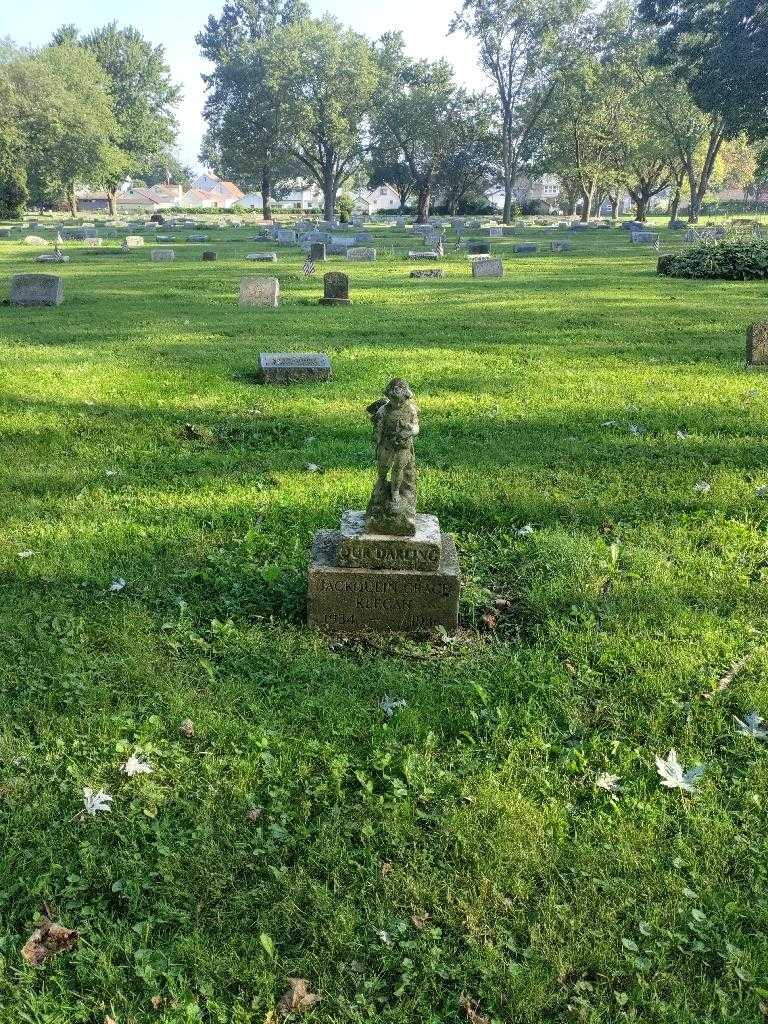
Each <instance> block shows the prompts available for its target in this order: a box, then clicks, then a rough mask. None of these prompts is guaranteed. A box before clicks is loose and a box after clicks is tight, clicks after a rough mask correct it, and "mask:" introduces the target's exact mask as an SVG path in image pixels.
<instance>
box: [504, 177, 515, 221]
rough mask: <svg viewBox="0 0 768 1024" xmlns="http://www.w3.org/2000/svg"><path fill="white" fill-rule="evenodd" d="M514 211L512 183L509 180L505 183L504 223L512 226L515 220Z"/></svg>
mask: <svg viewBox="0 0 768 1024" xmlns="http://www.w3.org/2000/svg"><path fill="white" fill-rule="evenodd" d="M514 216H515V215H514V210H513V207H512V181H511V180H510V179H507V180H506V181H505V182H504V223H505V224H511V223H512V221H513V220H514Z"/></svg>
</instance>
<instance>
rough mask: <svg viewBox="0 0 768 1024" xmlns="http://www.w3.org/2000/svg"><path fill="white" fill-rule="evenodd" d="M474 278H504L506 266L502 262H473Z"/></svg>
mask: <svg viewBox="0 0 768 1024" xmlns="http://www.w3.org/2000/svg"><path fill="white" fill-rule="evenodd" d="M472 277H504V264H503V263H502V262H501V260H498V259H496V260H489V259H485V260H473V261H472Z"/></svg>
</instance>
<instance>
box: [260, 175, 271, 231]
mask: <svg viewBox="0 0 768 1024" xmlns="http://www.w3.org/2000/svg"><path fill="white" fill-rule="evenodd" d="M271 178H272V175H271V174H270V173H269V168H268V167H267V165H266V164H265V165H264V166H263V167H262V169H261V217H262V220H272V203H271V199H272V197H271V195H270V192H271V191H272V180H271Z"/></svg>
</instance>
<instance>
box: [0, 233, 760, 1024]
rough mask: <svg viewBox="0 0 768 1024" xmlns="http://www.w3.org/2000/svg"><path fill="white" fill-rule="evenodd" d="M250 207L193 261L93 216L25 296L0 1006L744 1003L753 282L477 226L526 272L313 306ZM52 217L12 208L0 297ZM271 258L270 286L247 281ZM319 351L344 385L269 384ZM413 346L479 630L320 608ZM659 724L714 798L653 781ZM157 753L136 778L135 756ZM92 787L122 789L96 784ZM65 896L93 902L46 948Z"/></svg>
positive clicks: (11, 455)
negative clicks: (412, 630)
mask: <svg viewBox="0 0 768 1024" xmlns="http://www.w3.org/2000/svg"><path fill="white" fill-rule="evenodd" d="M34 233H38V231H37V230H35V231H34ZM175 233H176V234H182V235H183V233H180V232H178V231H177V232H175ZM252 233H253V232H252V230H246V229H243V230H242V231H240V232H237V231H233V230H229V231H226V230H222V231H219V232H212V240H211V242H210V243H207V244H201V245H191V244H187V243H183V242H178V243H176V245H175V248H176V251H177V260H176V262H175V263H173V264H152V263H151V262H150V260H149V253H148V251H147V250H144V251H135V252H132V253H129V254H127V255H106V254H100V253H97V252H94V251H89V250H86V249H84V248H83V247H81V246H79V245H77V244H73V245H68V246H66V249H67V251H68V252H69V253H70V255H71V256H72V262H71V263H69V264H68V265H66V266H63V267H61V268H60V271H59V272H60V273H61V274H62V276H63V277H64V283H65V302H64V304H63V305H62V306H60V307H59V308H58V309H49V310H27V311H25V310H18V309H12V308H10V307H8V306H7V305H6V306H2V307H0V359H1V360H2V392H1V394H0V445H2V464H1V468H0V472H2V477H3V479H2V487H1V488H0V502H1V503H2V516H1V518H0V574H2V591H1V597H0V698H1V699H2V710H1V711H0V1022H2V1024H6V1022H7V1024H11V1022H13V1024H18V1022H24V1024H75V1022H78V1024H80V1022H83V1024H102V1021H103V1020H104V1017H105V1016H106V1015H109V1016H111V1017H112V1018H113V1019H114V1020H115V1021H117V1024H129V1022H133V1024H139V1022H145V1021H150V1020H151V1021H160V1022H163V1024H182V1022H196V1021H200V1022H204V1024H246V1022H254V1024H262V1022H263V1021H264V1020H265V1017H266V1016H267V1014H268V1013H269V1011H270V1010H271V1009H272V1008H273V1007H274V1006H275V1004H276V1001H277V999H278V998H279V996H280V995H281V994H282V992H283V991H284V990H285V988H286V978H287V977H289V976H299V977H304V978H306V979H307V980H308V981H309V983H310V986H311V988H312V990H313V991H317V992H320V994H321V996H322V1001H321V1002H320V1003H319V1005H318V1006H317V1008H316V1009H315V1010H314V1011H313V1012H312V1020H313V1021H317V1022H318V1024H331V1022H333V1024H341V1022H360V1024H362V1022H369V1021H377V1022H387V1024H405V1022H408V1024H411V1022H414V1024H415V1022H419V1024H438V1022H440V1024H442V1022H454V1021H456V1022H458V1021H460V1020H461V1019H463V1018H464V1013H463V1011H462V1010H461V1008H460V1006H459V998H460V996H461V995H462V994H466V995H467V996H469V997H470V998H471V999H474V1000H477V1001H478V1003H479V1006H480V1009H481V1011H482V1012H483V1013H485V1014H487V1015H488V1017H489V1018H490V1019H491V1020H492V1021H494V1022H504V1024H508V1022H512V1021H514V1022H515V1024H539V1022H566V1021H585V1022H589V1024H598V1022H599V1024H603V1022H614V1021H633V1020H637V1021H643V1022H646V1024H672V1022H674V1024H707V1022H715V1021H727V1022H730V1024H733V1022H755V1021H758V1020H759V1019H760V1018H761V1011H760V1002H761V999H765V1000H766V1001H768V991H766V990H768V976H767V972H768V938H767V937H766V933H765V915H766V910H767V909H768V903H767V901H766V897H765V890H766V882H767V881H768V842H767V841H766V808H767V807H768V770H767V768H768V748H766V747H765V746H763V745H761V744H760V743H759V741H756V740H750V739H747V738H745V737H742V736H739V735H737V733H736V731H735V723H734V721H733V715H734V714H739V715H740V714H743V713H747V712H749V711H751V710H753V709H756V710H757V711H759V712H761V713H762V714H764V715H765V716H766V717H768V646H767V645H766V641H765V636H764V623H765V617H766V612H768V587H767V585H766V581H767V579H768V577H767V575H766V574H767V573H768V543H767V542H766V541H767V538H766V526H767V524H768V504H767V503H766V501H765V499H763V500H761V499H760V498H759V497H758V496H757V495H756V488H757V487H759V486H761V485H764V484H768V420H767V419H766V412H765V408H766V397H767V396H768V378H765V379H764V378H763V377H762V376H760V375H759V374H752V375H750V374H748V373H746V372H745V371H744V369H743V362H744V344H745V329H746V327H747V325H748V324H749V323H750V322H752V321H754V320H756V319H759V318H761V317H765V316H766V315H767V314H768V293H767V292H766V287H765V284H760V283H754V284H743V283H727V282H692V281H678V280H671V279H662V278H657V277H656V276H655V273H654V271H655V254H654V253H653V251H652V250H648V249H644V248H641V247H636V246H632V245H631V244H630V241H629V238H628V237H627V232H624V231H613V232H609V231H605V232H600V231H590V232H587V233H584V234H583V235H574V236H573V244H574V251H573V252H571V253H565V254H563V255H554V254H551V253H550V252H545V251H542V252H541V253H540V254H538V255H534V256H513V255H512V252H511V247H512V245H513V244H514V242H515V241H518V239H505V240H504V241H503V242H502V243H499V242H494V249H496V250H497V251H499V252H501V253H503V254H504V255H505V262H506V277H505V278H504V279H503V280H502V281H493V280H479V281H472V280H471V278H470V276H469V270H468V261H467V259H466V257H465V256H463V255H457V254H453V253H449V256H448V258H447V260H446V261H445V267H446V278H445V279H444V280H441V281H411V280H409V278H408V272H409V270H410V269H411V266H412V265H409V264H407V263H405V262H404V261H403V259H402V258H401V256H400V254H398V255H397V256H396V257H393V256H389V255H381V256H380V259H379V261H378V262H377V263H375V264H350V265H349V266H348V268H347V267H345V266H344V265H343V261H341V260H332V261H330V262H329V264H327V265H326V268H325V269H339V268H341V269H348V271H349V273H350V277H351V294H352V298H353V301H354V305H352V306H351V307H349V308H346V309H327V308H322V307H320V306H318V305H317V298H318V297H319V295H320V293H321V287H322V280H321V279H322V268H320V267H319V268H318V271H319V272H318V275H317V277H316V278H313V279H306V278H305V277H304V276H303V274H302V272H301V265H302V261H303V256H302V254H301V253H300V252H299V251H298V250H289V251H286V250H283V251H281V253H280V262H279V263H278V264H277V266H276V267H271V266H263V265H262V266H258V265H252V264H249V263H246V262H245V261H244V260H243V256H244V254H245V253H246V252H248V251H253V250H256V249H259V248H261V249H268V248H272V246H271V245H270V244H261V245H257V244H254V243H253V242H248V241H246V240H245V239H247V238H248V237H249V235H252ZM523 237H535V238H536V239H543V240H546V239H548V238H549V237H550V236H549V235H546V234H545V233H544V232H542V231H540V230H537V229H531V230H530V231H529V232H527V234H524V235H523ZM394 238H395V236H394V235H386V233H384V232H381V231H379V232H378V233H377V245H378V248H379V250H380V253H382V254H384V253H385V251H386V250H387V247H388V246H389V245H391V244H393V242H394ZM664 240H665V246H666V247H667V248H669V247H671V246H674V245H677V244H679V243H680V235H679V234H677V235H672V234H667V233H665V235H664ZM204 248H216V249H217V251H218V253H219V259H218V261H217V262H216V263H202V262H200V254H201V251H202V249H204ZM36 251H37V250H33V249H30V248H29V247H25V246H24V245H21V244H18V243H17V242H13V241H12V242H0V298H5V297H6V296H7V293H8V280H9V278H10V276H11V274H13V273H18V272H23V271H26V272H30V271H34V270H35V269H43V270H44V269H47V268H37V267H36V265H35V264H34V263H32V262H31V258H32V256H33V255H34V254H35V253H36ZM54 270H56V268H54ZM274 272H276V273H277V276H278V277H279V278H280V285H281V289H282V304H281V307H280V309H279V310H277V311H259V310H241V309H239V308H238V305H237V286H238V279H239V278H240V277H241V276H245V275H258V274H267V275H269V274H272V273H274ZM305 349H311V350H316V349H317V350H324V351H327V352H328V353H329V354H330V356H331V358H332V360H333V365H334V371H335V378H334V380H333V381H332V382H331V383H329V384H327V385H319V386H314V387H313V386H297V387H292V388H274V387H270V388H267V387H262V386H259V385H257V384H254V382H253V379H252V376H251V375H252V373H253V371H254V370H255V368H256V364H257V357H258V353H259V351H262V350H267V351H269V350H273V351H274V350H278V351H283V350H305ZM395 375H398V376H404V377H406V378H407V379H408V380H409V381H410V383H411V385H412V386H413V388H414V390H415V391H416V394H417V399H418V402H419V404H420V407H421V410H422V434H421V436H420V438H419V440H418V460H419V465H420V487H421V490H420V503H421V507H422V509H423V510H425V511H430V512H432V513H435V514H437V515H438V516H439V517H440V519H441V522H442V525H443V527H444V529H447V530H450V531H452V532H453V533H454V534H455V535H456V538H457V541H458V545H459V550H460V557H461V564H462V570H463V597H462V608H461V617H462V622H463V629H462V632H461V633H460V635H459V636H458V637H457V638H456V639H455V640H454V641H446V640H444V639H440V638H437V639H436V640H434V641H430V642H424V643H412V642H404V641H389V640H384V641H381V642H375V641H373V642H370V643H356V644H334V643H333V642H329V641H328V639H327V638H323V637H321V636H319V635H314V634H311V633H310V632H308V631H307V629H306V627H305V626H304V625H303V619H304V591H305V576H306V567H307V560H308V551H309V545H310V541H311V537H312V534H313V531H314V530H316V529H318V528H320V527H329V526H334V525H335V524H336V523H337V522H338V519H339V516H340V514H341V512H342V511H343V510H344V509H346V508H358V507H361V504H362V503H364V502H365V500H366V498H367V495H368V492H369V489H370V487H371V484H372V455H371V444H370V430H369V424H368V422H367V418H366V416H365V414H364V407H365V405H366V404H367V403H369V402H370V401H372V400H373V399H374V398H376V397H377V396H378V395H379V394H380V391H381V389H382V387H383V385H384V384H385V383H386V382H387V381H388V380H389V379H390V378H391V377H392V376H395ZM608 421H614V422H615V423H616V426H612V427H611V426H604V425H603V424H605V423H606V422H608ZM185 423H193V424H195V425H197V426H199V427H201V428H207V429H208V430H210V432H211V434H210V435H207V434H205V432H204V431H201V432H200V433H201V435H202V436H203V438H204V439H203V440H195V439H194V437H193V438H192V439H189V438H188V437H187V436H185V432H184V424H185ZM633 426H634V427H635V428H639V430H635V432H633V430H632V427H633ZM678 431H683V432H684V433H685V435H686V436H684V437H678V436H677V432H678ZM308 463H315V464H318V465H320V466H321V467H322V468H323V470H324V471H323V472H322V473H312V472H308V471H307V470H306V468H305V467H306V465H307V464H308ZM702 480H705V481H708V482H709V483H710V484H711V491H710V492H709V493H708V494H698V493H696V492H695V490H694V487H695V485H696V483H697V482H698V481H702ZM529 523H530V524H532V525H533V527H534V528H535V530H534V533H533V535H532V536H530V537H519V536H517V535H516V530H517V529H518V528H519V527H521V526H523V525H525V524H529ZM26 550H31V551H33V552H34V554H33V555H32V556H31V557H28V558H19V554H18V553H19V552H21V551H26ZM119 578H122V579H125V581H126V587H125V589H124V590H123V591H122V592H120V593H117V594H110V593H109V586H110V584H111V582H112V581H114V580H116V579H119ZM497 599H503V600H504V601H507V602H509V604H508V605H507V606H505V608H504V610H503V612H502V614H501V615H500V617H499V621H498V624H497V628H495V629H488V628H487V617H486V624H484V621H483V618H484V615H485V613H486V612H487V610H488V608H489V607H491V606H492V605H493V604H494V601H495V600H497ZM744 658H747V659H748V660H747V663H746V665H745V666H744V667H743V669H742V670H741V671H740V672H738V673H736V675H735V678H734V679H733V682H732V683H731V685H730V686H728V687H727V688H725V689H723V690H718V680H719V679H720V678H721V677H722V676H723V675H724V674H725V673H726V672H727V671H728V669H729V667H730V666H732V665H734V664H735V663H737V662H739V661H740V660H741V659H744ZM705 694H706V695H707V697H708V698H709V699H705V697H704V695H705ZM385 695H388V696H390V697H392V698H402V699H403V700H405V701H407V706H406V707H404V708H401V709H399V710H397V711H396V712H395V714H394V715H393V716H392V717H391V719H387V717H386V716H385V714H384V713H383V711H382V709H381V708H380V707H379V703H380V701H381V700H382V698H383V697H384V696H385ZM187 717H189V718H192V719H193V720H194V723H195V736H194V737H193V738H191V739H186V738H184V737H183V736H181V735H180V734H179V731H178V727H179V723H180V722H181V720H182V719H184V718H187ZM671 747H674V748H676V749H677V751H678V753H679V756H680V760H681V761H682V763H683V764H684V765H685V766H686V767H690V766H692V765H693V764H696V763H699V762H701V763H703V764H705V765H706V769H707V770H706V774H705V776H704V779H703V781H702V783H701V785H700V792H699V794H698V795H697V796H695V797H693V798H683V797H682V796H681V795H680V793H679V792H667V791H666V790H664V789H662V788H661V786H660V785H659V779H658V777H657V774H656V770H655V767H654V755H655V754H666V753H667V751H668V750H669V749H670V748H671ZM135 750H139V751H141V752H142V753H143V755H144V756H145V757H146V758H147V759H148V760H149V761H150V762H151V763H152V764H153V765H154V767H155V771H154V774H152V775H147V776H138V777H136V778H133V779H127V778H126V777H125V776H122V775H121V773H120V770H119V769H120V765H121V764H122V763H123V762H124V761H125V760H126V758H127V756H128V755H129V754H131V753H132V752H134V751H135ZM602 772H610V773H615V774H618V775H620V776H621V777H622V780H621V784H622V793H621V796H620V797H619V798H618V799H616V800H612V799H611V798H610V797H609V796H608V795H607V794H606V793H604V792H602V791H601V790H599V789H597V788H596V787H595V780H596V778H597V776H598V775H599V774H600V773H602ZM84 786H93V787H94V788H97V789H98V788H102V787H103V788H104V789H106V790H107V791H108V792H109V793H111V794H113V796H114V809H113V811H112V813H111V814H104V815H100V816H98V817H95V818H87V819H86V820H82V818H81V817H80V816H78V811H79V810H80V809H81V808H82V788H83V787H84ZM254 807H255V808H260V809H261V814H260V817H258V819H257V820H255V821H248V820H247V819H246V814H247V812H248V811H249V809H250V808H254ZM43 905H45V906H46V907H47V908H48V909H49V910H50V912H51V913H52V914H53V915H54V916H55V918H56V919H57V920H59V921H61V922H62V923H64V924H66V925H68V926H69V927H74V928H78V929H79V930H80V931H81V939H80V942H79V944H78V946H77V948H76V950H75V951H74V952H72V953H65V954H63V955H61V956H60V957H58V958H56V959H55V960H52V961H51V962H49V964H48V965H46V966H45V967H43V968H40V969H37V970H34V969H32V968H30V967H27V966H25V965H24V963H23V961H22V959H21V956H20V948H21V946H22V944H23V943H24V941H25V940H26V938H27V937H28V935H29V934H30V932H31V930H32V927H33V924H34V921H35V919H36V918H37V915H38V914H39V911H40V909H41V907H42V906H43ZM424 915H429V917H428V920H427V921H426V924H425V922H424V920H423V916H424ZM414 917H415V918H416V923H414V921H413V918H414ZM419 926H421V927H419ZM761 990H762V991H761ZM153 997H160V999H161V1002H160V1004H159V1007H158V1008H157V1009H156V1008H153V1005H152V999H153Z"/></svg>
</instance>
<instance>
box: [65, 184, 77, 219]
mask: <svg viewBox="0 0 768 1024" xmlns="http://www.w3.org/2000/svg"><path fill="white" fill-rule="evenodd" d="M67 206H68V207H69V213H70V216H71V217H76V216H77V196H76V195H75V186H74V185H70V186H69V188H68V189H67Z"/></svg>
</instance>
